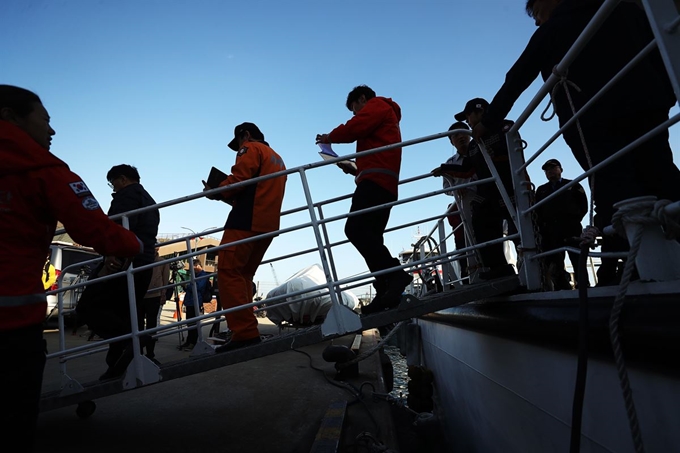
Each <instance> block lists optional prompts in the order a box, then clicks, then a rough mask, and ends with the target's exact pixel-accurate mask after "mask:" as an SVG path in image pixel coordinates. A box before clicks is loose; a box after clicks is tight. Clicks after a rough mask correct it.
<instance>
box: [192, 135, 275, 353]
mask: <svg viewBox="0 0 680 453" xmlns="http://www.w3.org/2000/svg"><path fill="white" fill-rule="evenodd" d="M228 146H229V148H231V149H232V150H234V151H236V163H235V164H234V166H233V167H231V174H230V175H228V176H227V177H226V179H224V180H223V181H222V182H221V183H220V184H219V186H218V187H225V186H229V185H232V184H236V183H238V182H242V181H246V180H249V179H253V178H257V177H259V176H265V175H270V174H272V173H277V172H280V171H284V170H285V169H286V166H285V165H284V163H283V159H282V158H281V156H279V155H278V154H277V153H276V151H274V150H273V149H272V148H271V147H270V146H269V144H268V143H267V142H266V141H265V140H264V134H263V133H262V132H261V131H260V129H259V128H258V127H257V126H256V125H255V124H253V123H243V124H239V125H238V126H236V127H235V128H234V139H233V140H232V141H231V142H229V145H228ZM204 185H205V189H206V190H210V189H214V188H215V187H210V186H208V185H207V184H206V183H204ZM285 188H286V176H285V175H281V176H279V177H276V178H272V179H267V180H265V181H260V182H258V183H256V184H249V185H246V186H243V187H239V188H237V189H232V190H227V191H225V192H220V193H219V194H218V195H213V196H209V197H208V198H210V199H213V200H220V201H225V202H227V203H229V204H230V205H231V206H232V208H231V212H230V213H229V217H228V218H227V223H226V225H225V230H224V233H223V235H222V241H221V242H220V244H228V243H232V242H235V241H239V240H243V239H248V238H252V237H254V236H257V235H260V234H262V233H270V232H272V231H277V230H278V229H279V226H280V220H281V205H282V204H283V195H284V192H285ZM271 242H272V238H271V237H269V238H265V239H259V240H255V241H250V242H246V243H243V244H238V245H235V246H233V247H227V248H225V249H222V250H220V251H219V254H218V262H217V283H218V286H219V293H220V294H221V298H220V302H221V304H222V307H223V308H225V309H226V308H233V307H238V306H241V305H246V304H249V303H251V302H252V301H253V277H254V276H255V271H257V268H258V266H259V265H260V263H261V262H262V258H263V257H264V254H265V252H266V251H267V249H268V248H269V245H270V244H271ZM225 317H226V319H227V325H228V326H229V330H231V332H232V335H231V341H230V342H228V343H227V344H225V345H222V346H219V347H218V348H216V349H215V351H216V352H218V353H219V352H227V351H231V350H234V349H238V348H243V347H245V346H250V345H253V344H256V343H259V342H260V332H259V330H258V328H257V318H256V317H255V315H254V314H253V310H251V309H244V310H237V311H234V312H231V313H227V314H225Z"/></svg>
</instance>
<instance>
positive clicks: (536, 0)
mask: <svg viewBox="0 0 680 453" xmlns="http://www.w3.org/2000/svg"><path fill="white" fill-rule="evenodd" d="M561 1H562V0H527V4H526V7H525V8H526V11H527V14H528V15H529V17H533V19H534V20H535V21H536V26H537V27H540V26H541V25H543V24H544V23H546V22H547V21H548V19H550V16H552V13H553V11H554V10H555V7H557V5H559V4H560V2H561Z"/></svg>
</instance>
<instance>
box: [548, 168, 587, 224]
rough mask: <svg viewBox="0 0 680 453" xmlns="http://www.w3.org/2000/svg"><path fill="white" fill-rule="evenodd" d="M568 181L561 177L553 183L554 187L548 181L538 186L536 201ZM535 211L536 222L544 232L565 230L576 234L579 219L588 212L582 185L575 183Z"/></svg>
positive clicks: (568, 180)
mask: <svg viewBox="0 0 680 453" xmlns="http://www.w3.org/2000/svg"><path fill="white" fill-rule="evenodd" d="M569 182H571V179H566V178H562V180H561V181H559V182H557V183H556V184H555V187H552V184H551V183H550V182H548V183H546V184H543V185H541V186H538V189H536V203H538V202H539V201H541V200H543V199H544V198H546V197H547V196H548V195H550V194H552V193H553V192H555V191H556V190H557V189H559V188H560V187H563V186H565V185H566V184H567V183H569ZM537 211H538V224H539V227H540V228H541V229H542V230H543V233H544V234H545V233H546V232H550V233H554V232H559V231H565V232H568V233H565V234H576V235H578V233H580V230H581V220H583V217H584V216H585V215H586V214H587V213H588V197H587V196H586V192H585V190H583V186H581V184H576V185H575V186H572V187H570V188H569V189H567V190H566V191H563V192H562V193H560V194H559V195H558V196H556V197H555V198H553V199H551V200H550V201H548V202H547V203H546V204H544V205H542V206H540V207H539V208H538V209H537ZM546 228H547V229H548V230H547V231H546Z"/></svg>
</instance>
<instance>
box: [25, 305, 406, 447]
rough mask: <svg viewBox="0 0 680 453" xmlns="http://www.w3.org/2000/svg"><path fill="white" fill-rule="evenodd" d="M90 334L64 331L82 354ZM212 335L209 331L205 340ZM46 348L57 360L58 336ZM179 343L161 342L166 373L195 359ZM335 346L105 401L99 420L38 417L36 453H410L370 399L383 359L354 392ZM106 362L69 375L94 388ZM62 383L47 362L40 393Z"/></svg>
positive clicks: (91, 360)
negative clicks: (376, 448)
mask: <svg viewBox="0 0 680 453" xmlns="http://www.w3.org/2000/svg"><path fill="white" fill-rule="evenodd" d="M173 309H174V304H171V303H168V304H166V306H165V307H164V309H163V314H162V320H161V322H162V323H167V322H171V321H172V313H173ZM258 320H259V322H260V333H261V334H262V335H265V336H269V335H272V336H276V335H279V334H281V332H280V330H279V328H278V327H277V326H275V325H273V324H272V323H271V322H270V321H269V320H267V319H266V318H258ZM222 328H223V329H224V328H225V327H224V323H222ZM84 330H85V329H83V328H81V329H79V330H78V331H77V332H76V334H75V335H72V334H71V331H70V330H68V331H67V336H66V339H67V345H68V346H69V347H71V346H76V345H80V344H86V343H87V336H86V335H83V333H84ZM208 330H209V328H208V327H204V333H206V334H207V333H208ZM285 333H288V332H285ZM206 337H207V335H206ZM45 338H46V340H47V342H48V351H49V352H53V351H55V350H57V345H58V332H57V331H46V333H45ZM354 339H355V336H354V335H348V336H346V337H340V338H336V339H335V340H332V343H333V344H341V345H346V346H350V345H351V344H352V342H353V341H354ZM379 339H380V338H379V334H378V331H377V330H376V329H370V330H367V331H364V332H363V335H362V345H361V352H363V351H365V350H367V349H369V348H370V347H371V346H373V345H375V344H376V343H377V342H378V341H379ZM179 341H180V340H179V334H176V335H171V336H166V337H163V338H160V339H159V342H158V343H157V346H156V358H157V359H158V360H159V361H160V362H161V363H164V362H171V361H176V360H178V359H180V358H182V356H186V357H188V356H189V354H190V353H189V352H186V351H180V350H178V349H177V346H178V344H179ZM329 344H331V341H325V342H322V343H318V344H315V345H311V346H306V347H303V348H300V349H299V351H300V352H296V351H287V352H283V353H279V354H274V355H270V356H266V357H261V358H258V359H254V360H250V361H247V362H242V363H237V364H233V365H229V366H226V367H223V368H219V369H215V370H210V371H206V372H202V373H198V374H195V375H192V376H188V377H184V378H179V379H174V380H171V381H168V382H160V383H156V384H152V385H148V386H144V387H141V388H136V389H132V390H128V391H123V392H121V393H118V394H116V395H113V396H108V397H104V398H100V399H97V400H95V401H94V402H95V404H96V410H95V412H94V413H93V414H92V415H91V416H90V417H87V418H84V419H81V418H79V417H78V416H77V415H76V407H75V406H69V407H62V408H59V409H54V410H48V411H45V412H42V413H41V414H40V418H39V424H38V436H37V440H36V449H35V451H36V452H62V451H63V452H66V451H68V452H72V451H90V452H102V453H104V452H117V453H118V452H121V451H124V452H142V451H149V450H154V451H165V452H198V451H212V452H262V453H268V452H271V453H298V452H300V453H302V452H305V453H307V452H312V451H313V452H318V453H321V452H324V453H325V452H332V451H333V452H335V451H337V452H341V451H362V450H361V449H357V448H355V447H361V446H365V445H367V443H370V442H371V439H375V441H377V442H380V443H381V444H382V445H383V446H385V447H386V448H389V449H390V450H391V451H406V450H404V449H402V450H400V449H399V446H398V440H397V433H396V430H395V427H394V423H393V417H392V411H393V409H392V408H391V407H390V406H389V405H388V404H387V403H386V402H384V401H380V400H375V399H374V398H372V397H371V391H372V390H373V388H375V391H376V392H379V393H386V388H385V382H384V379H383V372H382V368H381V364H380V358H379V355H378V354H374V355H372V356H370V357H369V358H368V359H366V360H363V361H362V362H360V363H359V376H358V377H356V378H351V379H347V380H346V382H347V383H348V384H350V385H349V386H348V385H346V384H341V383H340V382H338V381H335V380H334V379H333V378H334V377H335V374H336V371H335V368H334V364H333V363H328V362H325V361H324V360H323V359H322V352H323V350H324V349H325V348H326V347H327V346H328V345H329ZM105 347H106V346H105V345H103V347H102V349H103V350H104V349H105ZM104 354H105V353H104V352H100V353H97V354H93V355H89V356H87V357H83V358H78V359H75V360H73V361H69V362H68V375H69V376H70V377H71V378H73V379H76V380H78V381H79V382H81V383H85V382H90V381H94V380H96V379H97V377H98V376H99V375H100V374H101V373H103V372H104V371H105V369H106V365H105V363H104ZM62 379H63V378H62V377H61V375H60V372H59V366H58V363H57V361H56V360H51V361H48V363H47V366H46V368H45V379H44V384H43V392H49V391H54V390H57V389H59V388H60V386H61V383H62ZM362 384H363V385H362ZM357 390H360V392H357ZM359 394H361V397H359V396H358V395H359ZM343 402H345V403H346V407H347V408H346V415H345V418H344V424H343V426H342V429H339V427H338V426H337V423H338V421H339V420H340V419H339V418H338V417H337V414H338V407H342V406H344V404H343ZM329 408H331V410H330V411H329ZM361 433H367V435H361ZM333 445H336V448H335V449H333ZM366 451H368V450H366Z"/></svg>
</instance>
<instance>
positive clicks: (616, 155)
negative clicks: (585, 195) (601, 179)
mask: <svg viewBox="0 0 680 453" xmlns="http://www.w3.org/2000/svg"><path fill="white" fill-rule="evenodd" d="M679 121H680V113H678V114H675V115H674V116H672V117H671V118H669V119H667V120H666V121H664V122H663V123H661V124H660V125H658V126H656V127H655V128H654V129H652V130H650V131H648V132H647V133H645V134H644V135H642V136H640V137H638V138H637V139H635V140H634V141H632V142H631V143H629V144H628V145H626V146H624V147H623V148H621V149H620V150H618V151H617V152H615V153H614V154H612V155H611V156H609V157H607V158H606V159H604V160H603V161H602V162H600V163H599V164H597V165H594V166H593V167H592V168H590V169H589V170H587V171H585V172H584V173H582V174H581V175H579V176H577V177H575V178H574V179H573V180H572V181H571V182H568V183H567V184H565V185H564V186H562V187H560V189H559V190H556V191H555V192H553V193H551V194H550V195H548V196H547V197H545V198H544V199H543V200H541V201H539V202H537V203H536V204H534V205H533V206H531V207H530V208H529V209H527V210H525V211H522V213H523V214H527V213H530V212H531V211H535V210H536V209H537V208H539V207H541V206H543V205H544V204H545V203H547V202H548V201H550V200H552V199H553V198H555V197H556V196H557V195H558V194H559V193H561V191H564V190H568V189H569V188H570V187H573V186H575V185H576V184H578V183H579V182H581V181H583V180H584V179H586V178H587V177H588V176H590V175H592V174H594V173H595V172H596V171H598V170H600V169H601V168H602V167H605V166H607V165H609V163H611V162H613V161H615V160H617V159H618V158H619V157H621V156H623V155H624V154H627V153H629V152H630V151H632V150H633V149H635V148H637V147H638V146H639V145H641V144H643V143H644V142H646V141H647V140H649V139H650V138H652V137H653V136H655V135H656V134H658V133H660V132H662V131H663V130H666V129H668V128H669V127H671V126H673V125H674V124H676V123H677V122H679Z"/></svg>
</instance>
